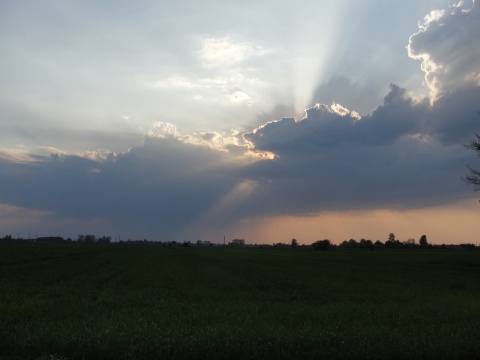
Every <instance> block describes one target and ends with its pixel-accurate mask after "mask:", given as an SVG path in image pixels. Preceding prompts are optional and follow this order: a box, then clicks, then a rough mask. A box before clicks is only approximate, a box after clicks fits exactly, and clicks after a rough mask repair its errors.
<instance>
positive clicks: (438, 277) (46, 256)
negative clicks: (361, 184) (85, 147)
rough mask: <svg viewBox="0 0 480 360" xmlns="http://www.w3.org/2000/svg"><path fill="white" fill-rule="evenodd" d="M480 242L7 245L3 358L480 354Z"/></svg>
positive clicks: (2, 273)
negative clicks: (366, 246) (315, 246)
mask: <svg viewBox="0 0 480 360" xmlns="http://www.w3.org/2000/svg"><path fill="white" fill-rule="evenodd" d="M479 333H480V252H477V251H474V250H471V251H467V250H431V249H426V250H422V249H414V250H376V251H368V250H339V249H336V250H331V251H313V250H310V249H301V248H298V249H274V248H266V249H262V248H222V247H215V248H195V247H191V248H184V247H163V246H155V245H143V246H142V245H118V244H112V245H82V244H60V245H54V244H28V243H27V244H18V243H0V358H1V359H152V358H153V359H156V358H158V359H183V358H193V359H195V358H197V359H265V358H269V359H270V358H271V359H295V358H307V359H308V358H312V359H336V358H338V359H344V358H358V359H385V358H397V359H422V358H423V359H427V358H428V359H466V358H480V340H479V338H478V334H479Z"/></svg>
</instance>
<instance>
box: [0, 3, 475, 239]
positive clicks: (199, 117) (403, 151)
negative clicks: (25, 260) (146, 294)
mask: <svg viewBox="0 0 480 360" xmlns="http://www.w3.org/2000/svg"><path fill="white" fill-rule="evenodd" d="M478 39H480V9H479V6H478V5H477V4H476V3H474V2H473V1H472V0H470V1H463V2H460V3H456V2H451V1H442V0H425V1H421V2H419V1H417V0H402V1H388V2H385V1H381V0H365V1H362V2H359V1H353V0H338V1H323V0H320V1H319V0H315V1H313V0H302V1H296V2H293V1H283V0H276V1H262V2H258V1H248V0H247V1H245V0H244V1H229V2H225V1H216V0H206V1H202V2H198V1H170V0H161V1H150V0H148V1H147V0H139V1H135V2H131V1H116V2H108V1H74V0H72V1H53V0H52V1H49V0H42V1H38V0H35V1H34V0H30V1H29V0H27V1H21V2H19V1H13V0H12V1H11V0H6V1H2V2H0V58H1V59H2V60H1V62H0V236H4V235H6V234H13V235H14V236H15V235H17V234H20V236H23V237H26V236H28V234H30V235H31V236H35V235H38V236H40V235H42V236H46V235H58V234H60V235H62V236H65V237H68V236H69V237H73V238H76V237H77V235H78V234H85V233H93V234H96V235H99V236H101V235H111V236H112V237H114V238H116V239H118V237H119V236H120V237H121V238H122V239H127V238H131V239H143V238H147V239H151V240H177V241H186V240H190V241H196V240H197V239H202V240H210V241H213V242H223V237H224V236H226V238H227V240H230V239H233V238H244V239H246V241H247V242H250V243H276V242H289V241H290V240H291V239H292V238H296V239H297V240H298V241H299V242H300V243H306V244H308V243H311V242H313V241H315V240H318V239H324V238H329V239H331V240H332V241H334V242H337V243H338V242H340V241H342V240H344V239H349V238H356V239H360V238H369V239H372V240H377V239H378V240H381V241H385V240H386V239H387V237H388V234H389V233H390V232H394V233H395V234H396V235H397V238H399V239H400V240H407V239H408V238H415V239H417V240H418V238H419V237H420V236H421V235H422V234H426V235H427V237H428V239H429V241H430V242H433V243H440V244H441V243H461V242H474V243H480V239H479V238H478V218H479V216H480V205H479V204H478V202H477V201H476V195H477V197H478V194H475V193H473V192H472V188H471V187H469V186H467V185H466V184H465V183H464V182H462V180H461V177H462V176H465V175H466V172H467V168H466V165H471V166H473V167H477V168H478V167H480V161H479V159H478V158H477V157H476V156H475V154H474V153H473V152H471V151H469V150H467V149H466V148H465V147H464V146H463V144H466V143H468V142H469V141H470V140H472V139H473V136H474V132H475V131H477V132H478V131H480V119H479V117H478V115H477V110H478V109H479V108H480V101H479V99H480V41H479V40H478Z"/></svg>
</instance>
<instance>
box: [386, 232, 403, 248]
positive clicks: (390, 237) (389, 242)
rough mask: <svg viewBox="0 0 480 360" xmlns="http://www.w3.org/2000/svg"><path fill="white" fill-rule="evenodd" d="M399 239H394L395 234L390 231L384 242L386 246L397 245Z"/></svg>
mask: <svg viewBox="0 0 480 360" xmlns="http://www.w3.org/2000/svg"><path fill="white" fill-rule="evenodd" d="M400 245H401V244H400V241H399V240H396V239H395V234H394V233H390V234H389V235H388V240H387V241H386V242H385V246H386V247H398V246H400Z"/></svg>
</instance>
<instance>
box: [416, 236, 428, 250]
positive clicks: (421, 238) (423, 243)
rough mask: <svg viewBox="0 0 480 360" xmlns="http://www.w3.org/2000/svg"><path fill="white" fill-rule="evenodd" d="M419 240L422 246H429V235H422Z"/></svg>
mask: <svg viewBox="0 0 480 360" xmlns="http://www.w3.org/2000/svg"><path fill="white" fill-rule="evenodd" d="M418 242H419V244H420V246H421V247H422V248H425V247H427V246H428V241H427V235H422V236H421V237H420V240H419V241H418Z"/></svg>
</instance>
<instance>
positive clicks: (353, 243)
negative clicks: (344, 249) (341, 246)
mask: <svg viewBox="0 0 480 360" xmlns="http://www.w3.org/2000/svg"><path fill="white" fill-rule="evenodd" d="M357 246H358V242H357V240H355V239H350V240H348V247H357Z"/></svg>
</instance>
